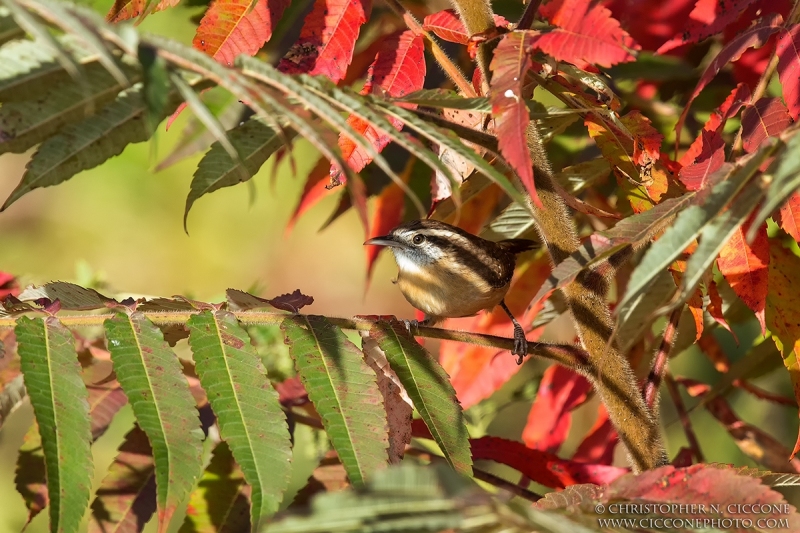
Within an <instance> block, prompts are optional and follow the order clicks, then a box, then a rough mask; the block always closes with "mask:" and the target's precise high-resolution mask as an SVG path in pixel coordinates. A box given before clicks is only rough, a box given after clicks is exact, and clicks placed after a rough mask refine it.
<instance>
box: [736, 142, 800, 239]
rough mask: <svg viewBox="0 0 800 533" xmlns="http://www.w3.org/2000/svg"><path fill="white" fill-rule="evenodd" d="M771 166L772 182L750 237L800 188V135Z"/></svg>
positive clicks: (754, 220) (748, 236)
mask: <svg viewBox="0 0 800 533" xmlns="http://www.w3.org/2000/svg"><path fill="white" fill-rule="evenodd" d="M770 168H775V171H774V174H773V176H772V183H771V184H770V186H769V189H767V198H766V200H765V201H764V204H763V205H762V206H761V209H760V210H759V211H758V214H757V215H756V216H755V218H754V219H753V223H752V224H751V226H750V231H749V232H748V234H747V238H748V239H752V238H753V237H754V236H755V231H756V230H757V229H758V227H759V226H760V225H761V222H763V221H764V220H766V218H767V217H768V216H770V215H771V214H772V212H773V211H775V210H776V209H777V208H779V207H780V206H781V204H783V202H785V201H786V200H787V199H788V198H789V197H790V196H791V195H792V194H794V192H795V191H796V190H797V189H800V135H798V134H797V133H795V135H794V136H793V137H792V138H791V139H790V140H789V142H788V143H786V148H785V149H784V150H783V153H781V154H780V155H779V156H778V157H777V158H776V161H775V163H773V164H772V165H771V166H770Z"/></svg>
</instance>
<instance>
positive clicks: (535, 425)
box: [522, 365, 591, 453]
mask: <svg viewBox="0 0 800 533" xmlns="http://www.w3.org/2000/svg"><path fill="white" fill-rule="evenodd" d="M590 390H591V385H590V384H589V381H588V380H587V379H586V378H585V377H583V376H581V375H579V374H576V373H575V372H573V371H571V370H569V369H567V368H565V367H563V366H561V365H551V366H549V367H548V368H547V370H545V372H544V376H542V381H541V382H540V384H539V391H538V392H537V393H536V400H534V402H533V405H532V406H531V410H530V412H529V413H528V422H527V423H526V424H525V429H523V430H522V441H523V442H524V443H525V445H526V446H527V447H528V448H533V449H535V450H542V451H545V452H551V453H557V452H558V450H559V448H561V445H562V444H563V443H564V440H565V439H566V438H567V434H568V433H569V428H570V425H571V424H572V410H573V409H575V408H576V407H578V406H580V405H582V404H583V403H584V402H585V401H586V398H587V397H588V394H589V391H590Z"/></svg>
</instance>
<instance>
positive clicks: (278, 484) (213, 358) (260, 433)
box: [186, 311, 292, 532]
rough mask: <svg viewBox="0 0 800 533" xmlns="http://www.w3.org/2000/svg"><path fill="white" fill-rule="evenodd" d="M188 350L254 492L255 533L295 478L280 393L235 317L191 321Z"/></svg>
mask: <svg viewBox="0 0 800 533" xmlns="http://www.w3.org/2000/svg"><path fill="white" fill-rule="evenodd" d="M186 325H187V326H188V327H189V332H190V333H189V345H190V346H191V348H192V352H193V353H194V361H195V365H196V370H197V374H198V376H199V377H200V384H201V385H202V386H203V389H204V390H205V391H206V393H207V394H208V400H209V402H211V407H212V409H213V410H214V413H216V415H217V420H218V422H219V426H220V434H221V435H222V438H223V439H225V441H226V442H227V443H228V445H229V446H230V448H231V452H232V453H233V456H234V457H235V458H236V462H237V463H238V464H239V465H240V467H241V469H242V472H243V473H244V477H245V479H246V480H247V483H248V484H249V485H250V486H251V487H252V495H251V501H252V510H251V513H252V516H251V523H252V524H253V531H254V532H257V531H258V530H259V529H260V525H261V523H262V522H263V521H264V520H265V519H267V518H268V517H270V516H272V515H273V514H275V513H276V512H277V511H278V508H279V506H280V502H281V499H282V498H283V492H284V491H285V490H286V487H287V486H288V484H289V479H290V475H291V459H292V450H291V446H292V444H291V440H290V438H289V431H288V429H287V427H286V417H285V415H284V413H283V410H282V409H281V404H280V401H279V400H278V393H277V392H275V389H273V388H272V385H271V384H270V382H269V379H267V374H266V370H265V369H264V366H263V365H262V364H261V359H260V358H259V356H258V354H257V353H256V350H255V348H254V347H253V346H252V345H251V344H250V337H248V335H247V332H246V331H245V330H244V329H242V327H241V326H240V325H239V322H238V321H237V320H236V317H235V316H234V315H233V313H230V312H228V311H216V312H213V313H212V312H211V311H204V312H202V313H200V314H197V315H193V316H192V317H191V318H190V319H189V321H188V322H187V324H186Z"/></svg>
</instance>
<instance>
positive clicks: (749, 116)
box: [742, 98, 792, 153]
mask: <svg viewBox="0 0 800 533" xmlns="http://www.w3.org/2000/svg"><path fill="white" fill-rule="evenodd" d="M791 123H792V119H791V117H790V116H789V111H788V110H787V109H786V106H785V105H783V103H782V102H781V100H780V98H762V99H760V100H759V101H758V102H756V103H755V105H752V106H747V107H746V108H745V109H744V111H743V112H742V140H743V141H744V142H743V147H744V149H745V151H747V152H748V153H752V152H755V151H756V150H757V149H758V147H759V146H760V145H761V143H762V142H764V140H765V139H766V138H767V137H774V136H776V135H778V134H779V133H781V132H782V131H783V130H785V129H786V127H787V126H789V124H791Z"/></svg>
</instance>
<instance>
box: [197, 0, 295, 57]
mask: <svg viewBox="0 0 800 533" xmlns="http://www.w3.org/2000/svg"><path fill="white" fill-rule="evenodd" d="M252 3H253V2H252V1H251V0H214V2H213V3H212V4H211V7H209V8H208V11H206V14H205V15H203V19H202V20H201V21H200V26H199V27H198V28H197V33H196V34H195V36H194V39H193V40H192V46H194V47H195V48H197V49H198V50H202V51H203V52H205V53H206V54H208V55H210V56H211V57H213V58H214V59H216V60H217V61H218V62H220V63H222V64H223V65H227V66H229V67H230V66H233V60H234V59H236V56H238V55H239V54H245V55H248V56H253V55H255V53H256V52H258V51H259V50H260V49H261V47H262V46H264V43H266V42H267V41H269V39H270V37H272V31H273V29H274V28H275V26H276V24H277V23H278V19H280V18H281V15H283V11H284V9H286V7H287V6H288V5H289V0H256V2H255V6H254V7H253V9H252V10H250V6H251V5H252Z"/></svg>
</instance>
